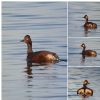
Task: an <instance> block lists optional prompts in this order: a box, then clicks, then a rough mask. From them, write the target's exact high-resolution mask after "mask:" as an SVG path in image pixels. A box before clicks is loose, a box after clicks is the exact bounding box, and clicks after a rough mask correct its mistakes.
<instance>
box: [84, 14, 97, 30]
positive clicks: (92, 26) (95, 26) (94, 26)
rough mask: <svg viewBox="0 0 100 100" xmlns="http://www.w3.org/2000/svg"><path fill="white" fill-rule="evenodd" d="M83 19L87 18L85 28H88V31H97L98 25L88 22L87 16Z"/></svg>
mask: <svg viewBox="0 0 100 100" xmlns="http://www.w3.org/2000/svg"><path fill="white" fill-rule="evenodd" d="M83 18H85V24H84V28H86V29H96V28H97V24H96V23H93V22H88V16H87V15H85V16H84V17H83Z"/></svg>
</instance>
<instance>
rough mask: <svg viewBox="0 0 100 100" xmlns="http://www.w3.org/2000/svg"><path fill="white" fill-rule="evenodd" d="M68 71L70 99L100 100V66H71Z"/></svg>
mask: <svg viewBox="0 0 100 100" xmlns="http://www.w3.org/2000/svg"><path fill="white" fill-rule="evenodd" d="M68 71H69V73H68V100H87V99H88V100H99V97H100V92H99V91H100V87H99V81H100V67H82V68H81V66H80V67H77V68H75V67H70V68H69V70H68ZM84 90H85V91H84Z"/></svg>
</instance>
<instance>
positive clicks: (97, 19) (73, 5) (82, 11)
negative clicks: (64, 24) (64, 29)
mask: <svg viewBox="0 0 100 100" xmlns="http://www.w3.org/2000/svg"><path fill="white" fill-rule="evenodd" d="M84 15H88V17H89V21H90V22H93V23H96V24H97V29H95V30H87V31H86V30H85V29H84V27H83V25H84V23H85V20H84V18H82V17H84ZM68 36H69V37H100V2H69V3H68Z"/></svg>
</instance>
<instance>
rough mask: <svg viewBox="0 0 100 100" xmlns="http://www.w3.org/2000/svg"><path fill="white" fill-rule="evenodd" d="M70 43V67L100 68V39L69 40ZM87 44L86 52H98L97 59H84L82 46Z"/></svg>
mask: <svg viewBox="0 0 100 100" xmlns="http://www.w3.org/2000/svg"><path fill="white" fill-rule="evenodd" d="M68 41H69V43H68V65H69V66H76V67H77V66H80V67H85V66H92V67H95V66H100V45H99V44H100V39H99V38H69V40H68ZM82 43H85V45H86V50H88V49H89V50H94V51H96V52H97V56H96V57H85V59H84V58H83V57H82V54H81V53H82V50H83V48H82V47H81V44H82Z"/></svg>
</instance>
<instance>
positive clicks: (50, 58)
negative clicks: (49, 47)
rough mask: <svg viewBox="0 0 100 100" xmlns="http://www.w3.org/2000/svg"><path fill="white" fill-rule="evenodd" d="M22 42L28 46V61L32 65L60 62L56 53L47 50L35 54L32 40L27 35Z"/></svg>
mask: <svg viewBox="0 0 100 100" xmlns="http://www.w3.org/2000/svg"><path fill="white" fill-rule="evenodd" d="M21 42H24V43H26V44H27V61H29V62H31V63H38V64H40V65H44V64H50V63H57V62H59V57H58V55H57V54H56V53H54V52H51V51H45V50H43V51H36V52H34V51H33V50H32V40H31V37H30V35H26V36H25V37H24V39H23V40H21Z"/></svg>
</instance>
